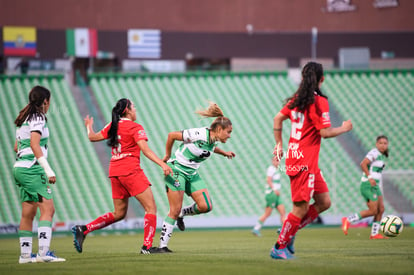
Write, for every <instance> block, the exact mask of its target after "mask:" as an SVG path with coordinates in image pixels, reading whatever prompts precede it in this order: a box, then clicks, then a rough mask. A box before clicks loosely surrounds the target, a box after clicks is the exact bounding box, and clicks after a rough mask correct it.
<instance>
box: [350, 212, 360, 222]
mask: <svg viewBox="0 0 414 275" xmlns="http://www.w3.org/2000/svg"><path fill="white" fill-rule="evenodd" d="M360 219H361V218H360V217H359V214H358V213H355V214H352V215H349V216H348V221H349V222H350V223H354V222H356V221H359V220H360Z"/></svg>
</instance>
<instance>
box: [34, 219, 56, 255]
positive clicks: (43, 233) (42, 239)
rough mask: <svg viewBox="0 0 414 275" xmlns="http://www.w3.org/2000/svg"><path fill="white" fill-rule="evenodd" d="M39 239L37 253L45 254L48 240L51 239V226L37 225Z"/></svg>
mask: <svg viewBox="0 0 414 275" xmlns="http://www.w3.org/2000/svg"><path fill="white" fill-rule="evenodd" d="M37 232H38V233H37V237H38V239H39V255H40V256H45V255H46V253H47V252H48V251H49V248H50V242H51V240H52V228H51V227H48V226H42V227H39V228H38V230H37Z"/></svg>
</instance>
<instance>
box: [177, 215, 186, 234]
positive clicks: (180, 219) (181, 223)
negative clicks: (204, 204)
mask: <svg viewBox="0 0 414 275" xmlns="http://www.w3.org/2000/svg"><path fill="white" fill-rule="evenodd" d="M177 227H178V229H180V230H181V231H184V230H185V224H184V217H178V218H177Z"/></svg>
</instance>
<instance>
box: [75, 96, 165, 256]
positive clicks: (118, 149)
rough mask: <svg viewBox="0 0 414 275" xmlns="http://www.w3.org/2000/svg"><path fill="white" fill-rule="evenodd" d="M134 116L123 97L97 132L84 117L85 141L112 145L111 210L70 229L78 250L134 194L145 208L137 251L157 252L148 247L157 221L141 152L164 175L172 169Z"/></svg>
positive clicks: (119, 213)
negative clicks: (159, 155)
mask: <svg viewBox="0 0 414 275" xmlns="http://www.w3.org/2000/svg"><path fill="white" fill-rule="evenodd" d="M136 119H137V115H136V109H135V106H134V104H133V103H132V102H131V101H130V100H128V99H126V98H123V99H120V100H118V102H117V103H116V105H115V107H113V109H112V122H111V123H109V124H108V125H106V126H105V127H104V128H103V129H102V130H101V131H100V132H98V133H95V132H94V131H93V117H89V116H86V118H85V126H86V130H87V132H88V138H89V140H90V141H92V142H96V141H101V140H104V139H108V145H109V146H111V147H112V158H111V161H110V163H109V178H110V179H111V185H112V198H113V202H114V208H115V211H114V212H113V213H112V212H109V213H106V214H104V215H102V216H100V217H98V218H97V219H96V220H94V221H92V222H90V223H88V224H86V225H75V226H74V227H73V228H72V233H73V236H74V245H75V248H76V250H77V251H78V252H79V253H81V252H82V245H83V241H84V240H85V237H86V235H87V234H88V233H90V232H92V231H94V230H97V229H101V228H104V227H106V226H108V225H110V224H112V223H115V222H117V221H120V220H122V219H123V218H124V217H125V215H126V213H127V209H128V200H129V198H130V197H135V198H136V199H137V200H138V201H139V202H140V203H141V205H142V207H143V208H144V210H145V216H144V243H143V246H142V248H141V254H151V253H156V252H158V249H157V248H155V247H152V242H153V239H154V234H155V230H156V224H157V216H156V214H157V206H156V204H155V200H154V196H153V193H152V190H151V188H150V186H151V183H150V182H149V180H148V179H147V177H146V176H145V174H144V171H143V170H142V169H141V167H140V153H141V151H142V152H143V153H144V155H145V156H146V157H147V158H149V159H150V160H152V161H153V162H155V163H156V164H158V165H159V166H161V168H162V170H163V171H164V175H166V176H167V175H169V174H172V169H171V168H170V167H169V166H168V165H167V164H166V163H164V162H163V161H162V160H161V159H160V158H159V157H158V156H157V155H156V154H155V153H154V152H153V151H152V150H151V149H150V148H149V147H148V144H147V140H148V138H147V134H146V133H145V130H144V128H143V127H142V126H141V125H140V124H138V123H135V122H134V121H135V120H136Z"/></svg>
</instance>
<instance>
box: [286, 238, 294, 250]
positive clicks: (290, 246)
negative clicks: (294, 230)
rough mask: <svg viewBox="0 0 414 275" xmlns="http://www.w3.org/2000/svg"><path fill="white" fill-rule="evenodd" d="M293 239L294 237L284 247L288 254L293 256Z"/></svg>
mask: <svg viewBox="0 0 414 275" xmlns="http://www.w3.org/2000/svg"><path fill="white" fill-rule="evenodd" d="M295 238H296V235H294V236H293V237H292V239H290V241H289V242H288V244H287V246H286V248H287V249H288V250H289V252H290V253H291V254H295V246H294V244H295Z"/></svg>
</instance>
